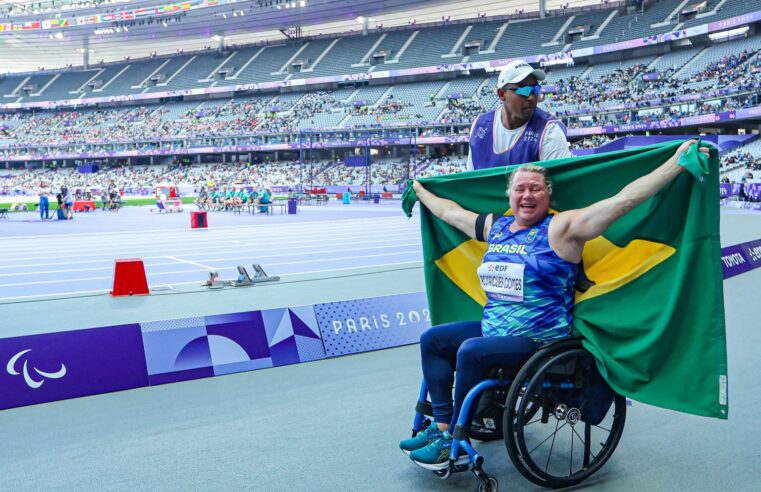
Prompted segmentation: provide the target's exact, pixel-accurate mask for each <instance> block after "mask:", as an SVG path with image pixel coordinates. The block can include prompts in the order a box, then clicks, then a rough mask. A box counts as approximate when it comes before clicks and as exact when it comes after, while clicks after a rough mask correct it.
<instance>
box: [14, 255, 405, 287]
mask: <svg viewBox="0 0 761 492" xmlns="http://www.w3.org/2000/svg"><path fill="white" fill-rule="evenodd" d="M347 251H352V250H347ZM410 253H420V250H419V249H416V250H409V251H396V252H394V253H380V254H375V255H358V256H342V257H338V258H330V259H325V258H318V259H315V260H301V261H286V262H283V263H268V264H266V265H265V267H267V268H271V267H273V266H282V265H299V264H304V263H316V262H323V263H326V262H329V261H339V260H357V259H361V258H377V257H382V256H398V255H402V254H410ZM240 259H246V258H240ZM198 271H199V270H198V269H193V270H177V271H173V272H158V273H149V274H148V277H157V276H159V275H177V274H181V273H195V272H198ZM204 271H208V270H207V269H204ZM297 273H301V272H297ZM109 279H111V277H110V276H109V277H89V278H69V279H62V280H39V281H36V282H18V283H12V284H0V287H15V286H20V285H41V284H63V283H68V282H89V281H92V280H109Z"/></svg>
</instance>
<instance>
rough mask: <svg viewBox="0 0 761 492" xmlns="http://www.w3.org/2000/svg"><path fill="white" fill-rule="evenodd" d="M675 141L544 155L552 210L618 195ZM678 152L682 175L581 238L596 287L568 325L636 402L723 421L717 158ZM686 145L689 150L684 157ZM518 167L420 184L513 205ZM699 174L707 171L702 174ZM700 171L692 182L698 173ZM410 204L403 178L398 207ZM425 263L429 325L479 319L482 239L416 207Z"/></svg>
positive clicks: (462, 197) (468, 201)
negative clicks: (510, 188)
mask: <svg viewBox="0 0 761 492" xmlns="http://www.w3.org/2000/svg"><path fill="white" fill-rule="evenodd" d="M681 143H682V142H669V143H665V144H658V145H652V146H647V147H640V148H637V149H630V150H621V151H616V152H609V153H606V154H595V155H590V156H585V157H576V158H568V159H559V160H554V161H545V162H542V163H541V165H542V166H545V167H546V168H547V169H548V170H549V173H550V176H551V177H552V180H553V195H552V204H551V206H552V209H553V210H555V211H564V210H571V209H577V208H582V207H586V206H588V205H591V204H592V203H595V202H597V201H599V200H602V199H605V198H608V197H610V196H613V195H614V194H616V193H617V192H618V191H620V190H621V188H623V187H624V186H625V185H627V184H628V183H630V182H632V181H634V180H635V179H637V178H639V177H640V176H643V175H645V174H647V173H649V172H650V171H652V170H653V169H655V168H656V167H658V166H659V165H661V164H663V163H664V162H666V160H667V159H669V158H670V157H671V156H673V154H674V152H676V149H677V148H678V147H679V145H680V144H681ZM710 149H711V153H710V158H709V159H708V160H707V162H705V160H704V161H702V162H701V161H698V159H700V156H701V155H700V154H699V153H697V152H692V153H685V154H683V156H682V159H680V161H679V163H680V164H681V165H683V166H685V167H686V168H687V169H688V170H689V171H690V173H693V174H694V175H695V177H693V175H691V174H690V173H682V174H680V175H679V176H678V177H677V178H676V179H675V180H673V181H672V182H670V183H669V184H667V185H666V186H665V187H664V188H663V189H662V190H661V191H660V192H659V193H657V194H656V195H655V196H653V197H652V198H650V199H648V200H647V201H645V202H644V203H642V204H640V205H639V206H637V207H635V208H634V209H633V210H632V211H631V212H629V213H628V214H627V215H625V216H624V217H622V218H620V219H619V220H617V221H616V222H615V223H613V225H611V226H610V227H609V228H608V230H607V231H606V232H605V233H604V234H603V236H600V237H598V238H596V239H594V240H592V241H589V242H588V243H587V244H586V246H585V247H584V251H583V261H584V270H585V272H586V275H587V277H589V279H590V280H592V281H593V282H594V285H593V286H592V287H591V288H589V289H588V290H586V291H585V292H578V291H577V292H576V299H575V306H574V323H573V331H574V334H575V335H579V336H581V337H582V338H583V345H584V347H585V348H586V349H587V350H589V351H590V352H591V353H592V355H594V357H595V359H596V360H597V365H598V368H599V369H600V372H601V374H602V375H603V377H605V379H606V380H607V381H608V383H609V384H610V386H611V387H612V388H613V389H614V390H615V391H616V392H618V393H620V394H622V395H625V396H628V397H630V398H632V399H634V400H638V401H641V402H643V403H648V404H651V405H656V406H659V407H663V408H668V409H672V410H677V411H680V412H686V413H691V414H695V415H701V416H707V417H716V418H720V419H726V418H727V415H728V394H727V387H728V382H727V355H726V332H725V322H724V298H723V276H722V269H721V263H720V258H721V247H720V243H719V172H718V170H719V159H718V152H717V150H716V149H715V148H713V147H710ZM688 154H689V155H688ZM513 168H514V166H510V167H503V168H494V169H485V170H480V171H471V172H466V173H458V174H452V175H446V176H437V177H433V178H424V179H421V180H420V182H421V184H423V185H424V186H425V187H426V189H428V190H429V191H431V192H432V193H434V194H435V195H437V196H439V197H442V198H447V199H450V200H453V201H455V202H457V203H459V204H460V205H461V206H462V207H464V208H466V209H468V210H471V211H473V212H476V213H496V214H505V215H508V214H511V213H512V212H511V211H510V210H509V203H508V199H507V197H506V188H507V176H508V174H509V173H510V172H511V171H512V169H513ZM704 173H705V175H704ZM696 177H697V178H698V179H696ZM415 201H416V197H415V194H414V192H413V191H412V186H408V187H407V191H406V192H405V194H404V197H403V204H402V207H403V209H404V211H405V213H406V214H407V215H408V216H410V214H411V212H412V207H413V206H414V203H415ZM421 230H422V237H423V256H424V270H425V278H426V289H427V293H428V302H429V307H430V309H431V316H432V322H433V323H434V324H441V323H447V322H451V321H459V320H480V319H481V316H482V312H483V305H484V304H485V303H486V296H485V294H484V292H483V290H482V289H481V286H480V284H479V280H478V276H477V275H476V268H477V267H478V265H479V264H480V263H481V258H482V257H483V254H484V252H485V250H486V243H483V242H479V241H476V240H474V239H470V238H469V237H468V236H466V235H465V234H463V233H462V232H460V231H459V230H457V229H455V228H453V227H451V226H449V225H447V224H446V223H444V222H443V221H441V220H439V219H438V218H436V217H435V216H433V214H431V213H430V212H429V211H428V210H427V209H426V208H425V207H421Z"/></svg>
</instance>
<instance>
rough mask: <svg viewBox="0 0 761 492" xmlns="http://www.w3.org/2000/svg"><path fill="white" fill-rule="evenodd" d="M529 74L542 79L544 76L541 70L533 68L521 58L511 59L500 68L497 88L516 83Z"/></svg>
mask: <svg viewBox="0 0 761 492" xmlns="http://www.w3.org/2000/svg"><path fill="white" fill-rule="evenodd" d="M530 75H533V76H534V77H536V80H544V78H545V77H546V75H545V73H544V71H543V70H539V69H538V68H537V69H534V67H532V66H531V65H529V64H528V63H526V62H525V61H523V60H513V61H511V62H510V63H508V64H507V65H506V66H505V68H503V69H502V70H500V72H499V79H497V88H499V89H501V88H503V87H504V86H505V85H507V84H518V83H520V82H521V81H522V80H523V79H525V78H526V77H528V76H530Z"/></svg>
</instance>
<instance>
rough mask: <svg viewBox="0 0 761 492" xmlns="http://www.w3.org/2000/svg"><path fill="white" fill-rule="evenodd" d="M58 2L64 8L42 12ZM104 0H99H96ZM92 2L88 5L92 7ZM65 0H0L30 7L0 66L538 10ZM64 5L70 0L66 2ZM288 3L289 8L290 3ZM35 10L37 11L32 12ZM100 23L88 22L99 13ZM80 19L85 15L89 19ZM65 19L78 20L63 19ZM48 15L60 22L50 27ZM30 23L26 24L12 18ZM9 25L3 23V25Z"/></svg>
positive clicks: (555, 0)
mask: <svg viewBox="0 0 761 492" xmlns="http://www.w3.org/2000/svg"><path fill="white" fill-rule="evenodd" d="M51 1H54V2H55V4H56V6H63V8H62V10H58V9H56V10H55V11H47V12H46V11H45V10H46V8H45V6H46V5H47V4H49V3H50V2H51ZM95 2H99V0H95ZM87 3H89V5H90V6H87ZM87 3H84V6H83V2H70V1H66V0H47V1H46V0H39V1H32V0H0V8H2V6H9V5H15V6H17V7H18V8H26V9H27V10H26V11H25V12H24V14H17V13H16V12H14V15H12V16H10V17H9V16H7V15H6V16H4V17H0V67H2V69H1V70H2V72H27V71H35V70H39V69H40V68H46V69H52V68H62V67H64V66H67V65H69V64H71V65H74V66H78V65H81V64H82V58H83V51H84V50H88V53H89V59H90V62H91V63H95V62H98V61H101V60H103V61H118V60H122V59H124V58H125V57H127V56H129V57H131V58H136V57H146V56H149V55H150V54H152V53H154V52H155V53H156V54H158V55H162V54H171V53H176V52H178V51H180V50H183V51H191V50H200V49H203V48H204V47H206V46H211V47H215V46H217V44H218V43H219V42H220V39H222V40H223V42H225V43H226V44H227V45H230V44H233V43H234V44H237V45H243V44H250V43H256V42H260V41H273V40H285V39H286V35H285V34H284V31H285V32H287V31H288V30H289V29H293V28H296V27H299V28H300V29H301V34H302V35H304V36H314V35H319V34H338V33H351V32H352V31H353V32H355V33H358V32H360V31H361V30H362V25H361V24H362V19H367V26H368V28H369V29H370V30H374V29H377V28H379V27H381V26H382V27H383V28H389V27H394V26H406V25H408V24H409V23H410V22H416V23H417V24H421V23H426V22H441V21H442V20H443V19H444V18H445V17H447V18H449V19H450V20H458V19H467V18H476V17H477V16H479V15H480V14H482V13H483V14H484V15H487V16H489V17H491V16H498V15H510V14H515V13H516V12H519V11H524V12H537V11H538V9H539V0H502V1H500V0H463V1H452V0H383V1H377V0H290V1H288V2H287V1H286V0H190V1H189V2H188V1H187V0H184V1H183V0H175V1H172V0H132V1H130V0H121V1H111V2H100V3H98V4H97V5H93V3H90V2H87ZM599 3H600V2H599V0H570V1H565V2H561V1H560V0H547V1H546V8H547V9H548V10H552V9H558V8H560V7H561V6H562V5H570V7H572V8H573V7H580V6H585V5H599ZM64 4H65V6H64ZM174 4H176V5H180V4H185V5H186V6H188V5H189V6H190V7H189V8H184V9H178V10H173V11H169V12H167V11H164V12H162V13H161V15H158V14H156V15H153V14H151V12H153V8H156V7H158V8H165V7H164V6H167V5H174ZM286 6H287V7H286ZM137 9H139V10H140V11H141V12H142V11H143V10H148V11H149V14H148V15H144V16H140V17H135V16H134V15H131V16H126V15H125V16H124V18H125V19H126V20H120V21H111V20H109V21H101V20H99V19H113V17H111V16H112V15H117V14H119V13H121V12H125V11H126V12H132V13H135V12H136V11H137ZM35 10H36V12H37V13H34V12H35ZM109 14H110V15H111V16H109V17H99V18H97V19H96V20H97V23H91V22H90V21H91V20H92V19H94V18H95V17H94V16H97V15H101V16H108V15H109ZM75 17H77V18H87V22H86V23H80V22H78V20H77V19H74V18H75ZM62 19H70V20H71V19H74V20H72V21H70V22H68V23H66V25H65V26H61V25H60V24H58V23H60V22H61V20H62ZM51 22H52V23H55V25H53V26H52V27H51V25H50V24H51ZM11 23H12V24H23V23H26V26H27V27H30V26H31V27H30V29H29V30H20V29H19V30H15V29H12V28H11V27H10V24H11ZM3 24H5V25H3Z"/></svg>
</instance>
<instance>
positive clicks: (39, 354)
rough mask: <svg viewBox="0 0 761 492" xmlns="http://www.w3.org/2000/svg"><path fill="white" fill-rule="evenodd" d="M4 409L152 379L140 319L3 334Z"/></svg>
mask: <svg viewBox="0 0 761 492" xmlns="http://www.w3.org/2000/svg"><path fill="white" fill-rule="evenodd" d="M0 362H1V364H0V371H1V372H0V409H6V408H13V407H20V406H24V405H34V404H36V403H45V402H49V401H56V400H65V399H68V398H76V397H79V396H88V395H97V394H100V393H110V392H112V391H121V390H126V389H132V388H139V387H142V386H147V385H148V377H147V373H146V367H145V357H144V355H143V342H142V340H141V337H140V325H137V324H130V325H119V326H108V327H104V328H91V329H88V330H75V331H64V332H59V333H46V334H42V335H29V336H21V337H14V338H4V339H0Z"/></svg>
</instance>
